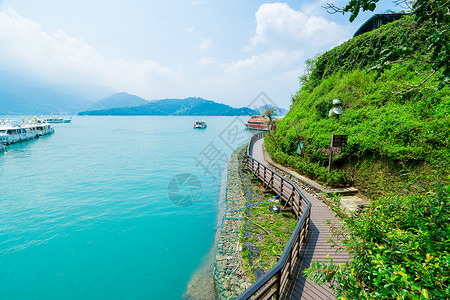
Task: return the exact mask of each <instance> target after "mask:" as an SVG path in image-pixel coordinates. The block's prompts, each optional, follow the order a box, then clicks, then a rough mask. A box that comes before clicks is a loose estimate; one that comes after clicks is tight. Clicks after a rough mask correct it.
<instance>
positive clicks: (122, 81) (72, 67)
mask: <svg viewBox="0 0 450 300" xmlns="http://www.w3.org/2000/svg"><path fill="white" fill-rule="evenodd" d="M0 44H1V45H2V46H1V47H0V65H1V66H7V67H8V68H11V69H15V70H21V71H24V72H28V73H33V74H38V75H40V76H42V77H44V78H46V79H48V80H52V81H55V82H61V81H66V82H67V81H73V78H82V79H83V80H85V81H88V82H95V83H96V84H102V85H107V86H112V87H114V88H116V89H119V90H128V91H134V92H135V93H143V94H145V93H147V94H148V91H152V92H154V94H158V95H161V96H163V94H164V92H165V91H166V90H167V89H168V88H170V87H171V86H173V85H175V84H177V83H178V82H179V81H180V75H179V74H178V73H177V72H174V71H172V70H170V69H169V68H166V67H163V66H160V65H159V64H158V63H157V62H155V61H151V60H144V61H141V62H137V63H134V62H129V61H126V60H123V59H107V58H105V57H103V56H102V55H101V54H100V53H99V52H97V51H96V50H95V49H94V48H93V47H91V46H89V45H87V44H86V43H84V42H83V41H82V40H81V39H78V38H74V37H71V36H69V35H67V34H66V33H65V32H64V31H62V30H57V31H56V32H55V33H53V34H49V33H46V32H44V31H43V29H42V28H41V26H40V25H39V24H38V23H35V22H33V21H31V20H29V19H26V18H23V17H21V16H19V15H18V14H17V13H16V12H15V11H14V10H13V9H11V8H9V9H7V10H6V11H3V12H1V11H0Z"/></svg>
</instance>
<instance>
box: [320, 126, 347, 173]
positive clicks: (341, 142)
mask: <svg viewBox="0 0 450 300" xmlns="http://www.w3.org/2000/svg"><path fill="white" fill-rule="evenodd" d="M347 138H348V135H342V134H337V135H335V134H334V133H332V134H331V145H330V149H326V148H322V152H323V153H326V154H328V155H329V156H330V158H329V159H328V173H330V172H331V161H332V159H333V152H336V153H342V150H341V148H340V147H344V146H347Z"/></svg>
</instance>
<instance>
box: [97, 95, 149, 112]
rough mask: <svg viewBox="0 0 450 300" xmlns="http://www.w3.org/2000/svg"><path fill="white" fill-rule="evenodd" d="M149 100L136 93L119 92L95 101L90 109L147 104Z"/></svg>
mask: <svg viewBox="0 0 450 300" xmlns="http://www.w3.org/2000/svg"><path fill="white" fill-rule="evenodd" d="M147 103H148V101H147V100H145V99H142V98H140V97H138V96H135V95H130V94H128V93H125V92H123V93H117V94H114V95H112V96H109V97H106V98H103V99H102V100H100V101H98V102H96V103H94V105H92V106H91V107H90V108H89V110H102V109H110V108H122V107H133V106H141V105H145V104H147Z"/></svg>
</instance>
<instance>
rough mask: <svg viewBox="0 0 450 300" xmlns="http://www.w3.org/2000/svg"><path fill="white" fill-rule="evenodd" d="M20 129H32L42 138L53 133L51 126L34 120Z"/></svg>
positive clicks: (42, 121)
mask: <svg viewBox="0 0 450 300" xmlns="http://www.w3.org/2000/svg"><path fill="white" fill-rule="evenodd" d="M22 127H32V128H33V129H34V130H35V131H36V133H37V135H38V136H43V135H47V134H51V133H53V132H55V129H54V128H53V126H52V125H50V124H48V123H47V122H46V121H45V120H42V119H37V118H36V119H34V120H32V121H30V122H28V123H24V124H23V125H22Z"/></svg>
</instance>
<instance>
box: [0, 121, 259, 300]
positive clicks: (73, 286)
mask: <svg viewBox="0 0 450 300" xmlns="http://www.w3.org/2000/svg"><path fill="white" fill-rule="evenodd" d="M241 119H242V120H245V119H246V118H241ZM195 120H196V118H195V117H75V118H74V119H73V121H72V124H55V126H54V127H55V133H54V134H53V135H50V136H46V137H43V138H40V139H36V140H32V141H28V142H24V143H20V144H15V145H10V146H8V149H7V151H6V152H5V153H0V178H1V183H2V184H1V188H0V299H181V297H182V295H183V293H184V292H185V290H186V287H187V284H188V282H189V279H190V278H191V276H192V275H193V274H194V272H195V270H196V269H197V268H198V267H199V266H200V264H201V262H202V259H203V257H204V256H205V255H206V254H207V253H208V251H209V250H210V249H211V247H212V245H213V240H214V234H215V229H214V227H215V225H216V222H217V212H218V200H219V191H220V178H219V177H220V176H221V175H222V174H221V172H222V171H223V168H224V167H225V163H223V161H224V157H225V158H226V156H229V155H230V154H231V152H232V150H231V148H232V147H235V146H238V144H241V143H243V142H244V141H245V139H246V138H249V137H250V136H251V134H252V132H246V131H243V130H242V128H243V127H242V126H243V125H242V122H241V121H238V120H237V119H236V118H235V117H211V118H209V119H207V123H208V128H207V129H206V130H194V129H192V125H193V123H194V121H195ZM238 131H239V132H238ZM181 173H189V174H193V175H194V176H196V177H197V178H198V179H199V181H200V183H201V193H198V192H199V188H198V186H197V187H195V193H194V194H192V193H191V194H190V192H192V188H189V187H188V188H186V187H185V186H183V188H182V189H180V190H179V191H175V192H176V193H180V194H182V195H184V194H187V195H191V196H192V195H194V197H193V198H189V199H191V200H192V201H193V205H192V206H188V207H181V206H177V205H175V204H174V203H173V202H172V201H171V200H170V199H169V196H168V184H169V182H170V180H171V179H172V178H174V176H177V175H178V174H181ZM172 192H173V191H172Z"/></svg>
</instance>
